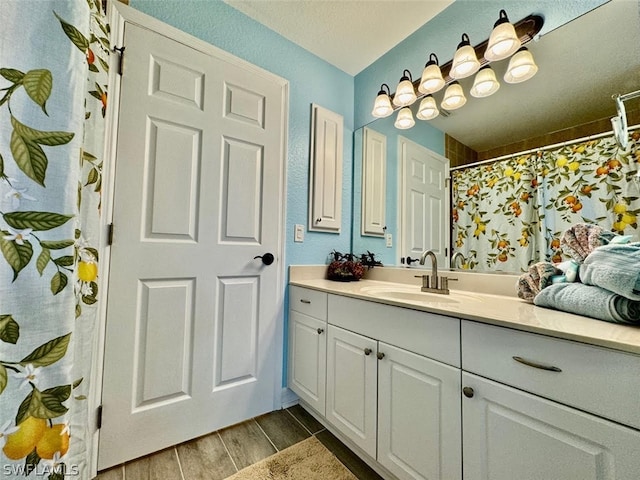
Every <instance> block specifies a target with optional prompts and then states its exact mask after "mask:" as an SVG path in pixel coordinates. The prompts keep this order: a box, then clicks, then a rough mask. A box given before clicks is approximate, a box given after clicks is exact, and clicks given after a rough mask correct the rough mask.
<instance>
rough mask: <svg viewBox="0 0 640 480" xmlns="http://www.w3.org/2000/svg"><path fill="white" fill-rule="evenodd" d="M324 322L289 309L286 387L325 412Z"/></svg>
mask: <svg viewBox="0 0 640 480" xmlns="http://www.w3.org/2000/svg"><path fill="white" fill-rule="evenodd" d="M326 325H327V324H326V322H324V321H321V320H318V319H315V318H313V317H309V316H308V315H304V314H302V313H299V312H296V311H293V310H292V311H291V312H290V313H289V366H288V369H289V388H290V389H291V390H293V391H294V392H296V393H297V394H298V396H299V397H300V398H301V399H302V400H304V401H305V402H307V403H308V404H309V406H310V407H312V408H313V409H314V410H316V411H317V412H318V413H320V414H322V415H324V413H325V380H326V368H327V361H326V360H327V336H326V333H325V329H326V328H327V326H326Z"/></svg>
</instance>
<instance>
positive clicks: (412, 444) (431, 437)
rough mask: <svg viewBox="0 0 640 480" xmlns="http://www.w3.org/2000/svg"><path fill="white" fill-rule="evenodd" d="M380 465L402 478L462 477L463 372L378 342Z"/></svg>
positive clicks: (450, 479) (444, 478)
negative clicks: (461, 399) (461, 402)
mask: <svg viewBox="0 0 640 480" xmlns="http://www.w3.org/2000/svg"><path fill="white" fill-rule="evenodd" d="M378 351H379V352H380V353H381V354H384V357H383V358H382V359H381V360H380V361H379V362H378V462H380V463H381V464H382V465H384V466H385V467H386V468H387V469H388V470H389V471H390V472H391V473H393V474H394V475H396V476H397V477H398V478H399V479H401V480H404V479H425V480H426V479H428V480H438V479H442V480H456V479H460V478H462V468H461V463H462V452H461V448H462V444H461V441H462V439H461V433H462V425H461V418H460V408H461V405H460V370H459V369H457V368H453V367H450V366H448V365H445V364H443V363H440V362H436V361H434V360H431V359H428V358H426V357H423V356H421V355H416V354H415V353H411V352H408V351H406V350H402V349H399V348H397V347H393V346H391V345H386V344H384V343H382V342H380V343H379V346H378Z"/></svg>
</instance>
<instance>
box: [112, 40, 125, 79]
mask: <svg viewBox="0 0 640 480" xmlns="http://www.w3.org/2000/svg"><path fill="white" fill-rule="evenodd" d="M124 49H125V47H113V53H117V54H118V75H120V76H122V67H123V65H124Z"/></svg>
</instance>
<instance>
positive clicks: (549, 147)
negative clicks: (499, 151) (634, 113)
mask: <svg viewBox="0 0 640 480" xmlns="http://www.w3.org/2000/svg"><path fill="white" fill-rule="evenodd" d="M639 92H640V91H639ZM637 128H640V123H639V124H637V125H633V126H632V127H629V131H631V130H635V129H637ZM609 135H613V130H609V131H607V132H602V133H597V134H595V135H589V136H587V137H582V138H576V139H574V140H567V141H566V142H560V143H554V144H553V145H547V146H544V147H539V148H530V149H529V150H523V151H521V152H516V153H509V154H507V155H502V156H501V157H496V158H490V159H488V160H482V161H480V162H473V163H468V164H466V165H458V166H456V167H451V168H449V171H451V170H462V169H465V168H472V167H478V166H480V165H488V164H490V163H495V162H499V161H500V160H506V159H507V158H513V157H518V156H520V155H528V154H529V153H533V152H542V151H545V150H553V149H554V148H558V147H566V146H567V145H573V144H574V143H582V142H587V141H589V140H595V139H597V138H602V137H606V136H609Z"/></svg>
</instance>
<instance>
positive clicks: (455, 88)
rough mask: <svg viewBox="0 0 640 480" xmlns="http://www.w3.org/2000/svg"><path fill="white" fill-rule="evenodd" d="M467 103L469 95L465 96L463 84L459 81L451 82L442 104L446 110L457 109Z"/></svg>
mask: <svg viewBox="0 0 640 480" xmlns="http://www.w3.org/2000/svg"><path fill="white" fill-rule="evenodd" d="M465 103H467V97H465V96H464V92H463V91H462V86H461V85H460V83H458V81H457V80H456V81H455V82H451V83H450V84H449V86H448V87H447V89H446V90H445V92H444V98H443V99H442V103H441V104H440V106H441V107H442V108H444V109H445V110H455V109H457V108H460V107H462V106H463V105H464V104H465Z"/></svg>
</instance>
